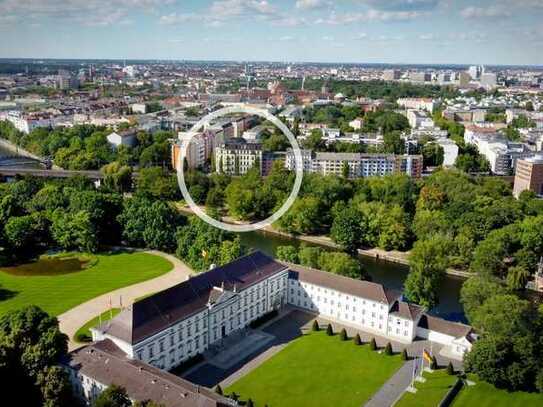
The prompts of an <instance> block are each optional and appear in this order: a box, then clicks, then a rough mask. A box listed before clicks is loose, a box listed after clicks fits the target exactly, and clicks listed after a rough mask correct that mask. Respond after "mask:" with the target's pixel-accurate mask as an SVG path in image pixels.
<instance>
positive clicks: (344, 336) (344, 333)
mask: <svg viewBox="0 0 543 407" xmlns="http://www.w3.org/2000/svg"><path fill="white" fill-rule="evenodd" d="M339 339H340V340H342V341H346V340H347V339H348V338H347V331H346V330H345V328H343V329H342V330H341V332H340V333H339Z"/></svg>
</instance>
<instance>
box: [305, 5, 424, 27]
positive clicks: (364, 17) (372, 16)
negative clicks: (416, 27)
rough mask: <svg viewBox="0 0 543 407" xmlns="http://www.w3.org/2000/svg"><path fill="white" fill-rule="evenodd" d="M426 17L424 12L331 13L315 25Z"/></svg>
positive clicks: (371, 11) (370, 11)
mask: <svg viewBox="0 0 543 407" xmlns="http://www.w3.org/2000/svg"><path fill="white" fill-rule="evenodd" d="M425 15H427V12H424V11H382V10H375V9H371V10H368V11H366V12H361V13H342V14H337V13H335V12H332V13H331V14H330V16H329V17H327V18H319V19H317V20H315V23H316V24H328V25H343V24H351V23H360V22H372V21H384V22H387V21H408V20H413V19H416V18H420V17H422V16H425Z"/></svg>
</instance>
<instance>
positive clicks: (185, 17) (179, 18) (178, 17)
mask: <svg viewBox="0 0 543 407" xmlns="http://www.w3.org/2000/svg"><path fill="white" fill-rule="evenodd" d="M199 19H200V17H199V16H198V15H196V14H191V13H186V14H177V13H170V14H167V15H164V16H161V17H160V19H159V20H158V21H159V23H160V24H164V25H173V24H179V23H186V22H188V21H195V20H199Z"/></svg>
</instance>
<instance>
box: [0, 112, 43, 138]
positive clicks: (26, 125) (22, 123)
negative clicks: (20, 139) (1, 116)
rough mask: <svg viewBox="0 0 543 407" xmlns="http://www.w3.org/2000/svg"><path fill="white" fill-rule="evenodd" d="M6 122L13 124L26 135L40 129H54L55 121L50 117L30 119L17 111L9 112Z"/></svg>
mask: <svg viewBox="0 0 543 407" xmlns="http://www.w3.org/2000/svg"><path fill="white" fill-rule="evenodd" d="M5 120H7V121H8V122H10V123H11V124H13V127H15V128H16V129H17V130H19V131H20V132H23V133H25V134H28V133H30V132H31V131H32V130H34V129H37V128H38V127H48V128H50V127H53V120H52V119H51V118H49V117H41V118H38V117H35V118H34V117H29V116H25V115H23V114H21V113H20V112H17V111H11V112H8V114H7V115H6V116H5Z"/></svg>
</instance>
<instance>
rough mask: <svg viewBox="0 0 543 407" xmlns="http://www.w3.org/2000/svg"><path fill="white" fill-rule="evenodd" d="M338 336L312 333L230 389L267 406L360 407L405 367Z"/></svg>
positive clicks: (366, 346) (290, 345)
mask: <svg viewBox="0 0 543 407" xmlns="http://www.w3.org/2000/svg"><path fill="white" fill-rule="evenodd" d="M402 363H403V362H402V361H401V360H400V357H399V356H398V355H395V356H386V355H384V354H378V353H377V352H373V351H371V350H370V348H369V345H367V344H366V345H363V346H356V345H355V344H354V343H353V341H352V340H348V341H344V342H343V341H341V340H340V339H339V336H338V335H335V336H332V337H330V336H326V334H325V333H324V332H322V331H321V332H312V333H310V334H307V335H304V336H302V337H300V338H298V339H296V340H294V341H293V342H291V343H290V344H289V345H288V346H287V347H286V348H285V349H283V350H282V351H281V352H279V353H278V354H277V355H275V356H274V357H272V358H271V359H270V360H268V361H266V362H265V363H264V364H262V365H261V366H259V367H258V368H256V369H255V370H253V371H252V372H251V373H249V374H248V375H246V376H244V377H242V378H241V379H240V380H238V381H237V382H236V383H234V384H233V385H232V386H230V387H229V388H227V389H226V390H225V393H226V394H230V393H232V392H235V393H237V394H239V395H241V399H242V400H247V399H248V398H251V399H252V400H253V401H254V402H255V404H256V406H258V407H262V406H264V405H265V404H267V405H268V406H269V407H283V406H296V407H304V406H307V407H318V406H323V407H330V406H337V407H339V406H341V407H351V406H352V407H360V406H361V405H363V403H364V402H365V401H367V400H368V399H369V398H371V396H372V395H373V394H374V393H375V392H377V390H379V388H380V387H381V386H382V385H383V384H384V383H385V382H386V381H387V380H388V379H389V378H390V376H392V375H393V374H394V372H395V371H396V370H397V369H398V368H399V367H400V366H401V365H402Z"/></svg>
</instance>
